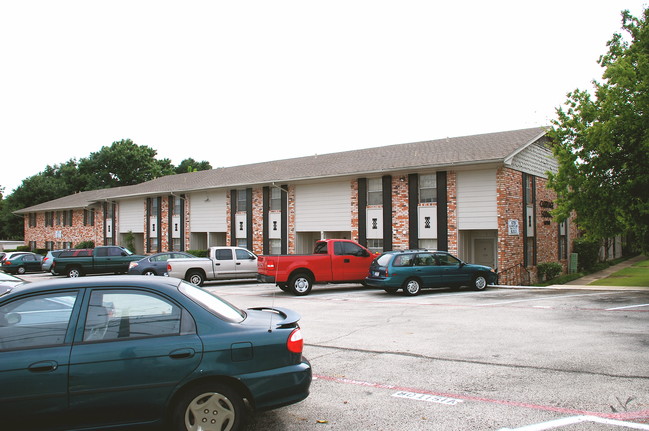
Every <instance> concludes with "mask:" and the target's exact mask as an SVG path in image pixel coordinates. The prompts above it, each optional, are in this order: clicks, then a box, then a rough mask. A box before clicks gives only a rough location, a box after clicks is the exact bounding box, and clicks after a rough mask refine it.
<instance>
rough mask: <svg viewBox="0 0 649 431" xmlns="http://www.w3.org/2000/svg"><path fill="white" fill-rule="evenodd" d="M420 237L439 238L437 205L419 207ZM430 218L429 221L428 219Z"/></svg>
mask: <svg viewBox="0 0 649 431" xmlns="http://www.w3.org/2000/svg"><path fill="white" fill-rule="evenodd" d="M417 213H418V216H417V219H418V222H419V226H418V229H419V238H420V239H436V238H437V207H428V206H427V207H419V208H418V209H417ZM427 220H428V223H426V221H427Z"/></svg>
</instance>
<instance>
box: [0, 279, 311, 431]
mask: <svg viewBox="0 0 649 431" xmlns="http://www.w3.org/2000/svg"><path fill="white" fill-rule="evenodd" d="M299 318H300V317H299V315H298V314H297V313H295V312H293V311H291V310H287V309H283V308H279V307H275V308H264V307H261V308H253V309H248V310H241V309H239V308H237V307H235V306H233V305H231V304H229V303H227V302H226V301H224V300H222V299H220V298H219V297H217V296H215V295H212V294H210V293H208V292H206V291H204V290H202V289H200V288H198V287H196V286H194V285H191V284H189V283H187V282H185V281H182V280H178V279H173V278H163V277H145V276H112V277H90V278H74V279H64V280H53V281H44V282H37V283H30V284H26V285H21V286H18V287H15V288H14V289H12V290H11V291H9V292H8V293H5V294H2V295H0V382H2V384H1V385H0V421H1V423H2V425H1V426H0V428H2V429H3V430H4V429H6V430H27V429H33V430H39V431H41V430H77V429H116V428H119V427H122V426H126V425H144V424H156V425H157V426H156V429H161V428H162V427H164V429H170V430H176V431H177V430H186V431H188V430H194V431H198V430H232V431H236V430H241V429H243V428H244V427H245V423H246V417H247V413H248V410H249V409H252V410H268V409H274V408H277V407H282V406H285V405H289V404H292V403H296V402H298V401H301V400H303V399H305V398H306V397H307V396H308V394H309V386H310V384H311V366H310V364H309V362H308V361H307V360H306V359H305V358H303V356H302V348H303V340H302V334H301V330H300V327H299V326H298V320H299Z"/></svg>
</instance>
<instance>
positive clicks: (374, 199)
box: [367, 178, 383, 205]
mask: <svg viewBox="0 0 649 431" xmlns="http://www.w3.org/2000/svg"><path fill="white" fill-rule="evenodd" d="M367 204H368V205H383V181H382V179H381V178H370V179H368V180H367Z"/></svg>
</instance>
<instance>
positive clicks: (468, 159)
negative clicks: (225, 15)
mask: <svg viewBox="0 0 649 431" xmlns="http://www.w3.org/2000/svg"><path fill="white" fill-rule="evenodd" d="M544 135H545V129H543V128H540V127H535V128H530V129H521V130H513V131H508V132H497V133H487V134H482V135H473V136H463V137H457V138H445V139H437V140H433V141H423V142H413V143H409V144H396V145H387V146H383V147H376V148H367V149H361V150H351V151H343V152H339V153H329V154H319V155H313V156H305V157H297V158H291V159H285V160H276V161H270V162H261V163H253V164H249V165H241V166H232V167H225V168H218V169H212V170H208V171H199V172H190V173H186V174H178V175H168V176H165V177H160V178H156V179H154V180H151V181H147V182H144V183H141V184H137V185H133V186H126V187H117V188H112V189H104V190H94V191H88V192H81V193H76V194H74V195H70V196H66V197H63V198H59V199H55V200H53V201H49V202H45V203H42V204H39V205H35V206H33V207H29V208H24V209H22V210H19V211H16V213H27V212H36V211H52V210H59V209H70V208H84V207H87V206H89V205H90V204H92V203H94V202H99V201H103V200H112V199H118V198H128V197H135V196H147V195H157V194H163V193H183V192H190V191H194V190H207V189H215V188H235V187H243V186H254V185H260V184H270V183H274V182H275V183H279V182H291V181H299V180H308V179H316V178H332V177H344V176H350V175H354V176H358V175H369V174H372V173H380V172H386V173H387V172H395V171H407V170H412V171H415V170H419V169H435V168H448V167H452V166H461V165H472V164H483V163H497V162H500V163H504V162H505V160H507V159H508V158H511V157H512V156H513V155H515V154H517V153H518V152H520V151H522V150H523V149H525V148H527V147H528V146H529V145H531V144H533V143H534V142H536V141H537V140H538V139H540V138H541V137H543V136H544Z"/></svg>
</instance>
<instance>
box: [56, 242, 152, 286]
mask: <svg viewBox="0 0 649 431" xmlns="http://www.w3.org/2000/svg"><path fill="white" fill-rule="evenodd" d="M143 257H144V256H141V255H137V254H133V253H132V252H131V251H130V250H128V249H126V248H124V247H120V246H117V245H106V246H100V247H95V248H93V249H78V250H73V251H67V252H63V253H61V254H59V256H58V257H55V258H54V262H53V263H52V268H51V271H52V272H56V273H59V274H65V275H67V276H68V277H70V278H74V277H82V276H84V275H86V274H105V273H108V272H114V273H116V274H126V273H127V272H128V265H129V264H130V263H131V262H132V261H135V260H140V259H142V258H143Z"/></svg>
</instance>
